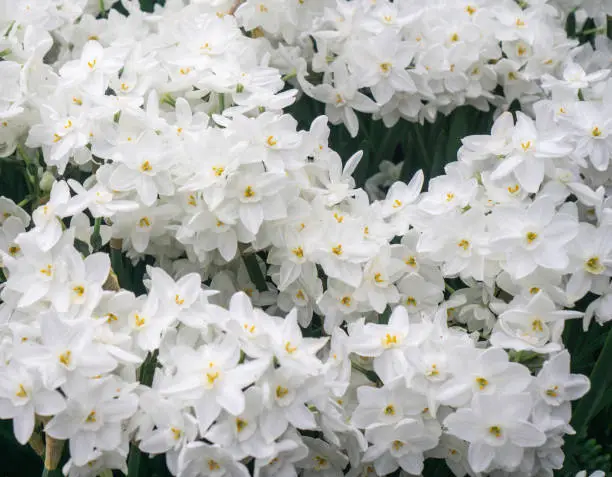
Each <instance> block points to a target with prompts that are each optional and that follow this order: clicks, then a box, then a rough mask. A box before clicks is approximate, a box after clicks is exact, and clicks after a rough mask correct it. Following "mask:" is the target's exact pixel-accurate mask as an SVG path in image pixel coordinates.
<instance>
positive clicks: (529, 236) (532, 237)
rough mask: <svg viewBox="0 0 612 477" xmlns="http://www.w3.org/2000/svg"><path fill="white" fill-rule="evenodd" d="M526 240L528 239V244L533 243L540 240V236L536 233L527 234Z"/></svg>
mask: <svg viewBox="0 0 612 477" xmlns="http://www.w3.org/2000/svg"><path fill="white" fill-rule="evenodd" d="M525 238H527V242H528V243H533V242H534V241H535V240H536V239H537V238H538V234H536V233H535V232H527V234H526V235H525Z"/></svg>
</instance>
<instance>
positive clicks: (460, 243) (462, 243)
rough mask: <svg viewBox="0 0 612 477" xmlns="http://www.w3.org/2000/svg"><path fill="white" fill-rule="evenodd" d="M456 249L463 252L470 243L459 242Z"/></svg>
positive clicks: (466, 241)
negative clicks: (460, 249)
mask: <svg viewBox="0 0 612 477" xmlns="http://www.w3.org/2000/svg"><path fill="white" fill-rule="evenodd" d="M457 247H459V248H462V249H463V250H467V249H468V248H470V242H469V240H465V239H463V240H461V241H460V242H459V243H457Z"/></svg>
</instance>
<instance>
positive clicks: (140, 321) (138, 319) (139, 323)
mask: <svg viewBox="0 0 612 477" xmlns="http://www.w3.org/2000/svg"><path fill="white" fill-rule="evenodd" d="M146 322H147V320H146V318H145V317H144V316H140V315H139V314H138V313H136V314H135V315H134V324H135V325H136V327H137V328H142V327H143V326H144V325H145V323H146Z"/></svg>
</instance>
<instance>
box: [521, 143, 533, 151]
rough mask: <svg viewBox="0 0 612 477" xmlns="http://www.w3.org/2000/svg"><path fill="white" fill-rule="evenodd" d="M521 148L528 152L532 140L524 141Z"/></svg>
mask: <svg viewBox="0 0 612 477" xmlns="http://www.w3.org/2000/svg"><path fill="white" fill-rule="evenodd" d="M521 148H523V151H524V152H527V151H528V150H529V149H530V148H531V141H526V142H522V143H521Z"/></svg>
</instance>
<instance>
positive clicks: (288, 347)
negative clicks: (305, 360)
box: [285, 341, 297, 354]
mask: <svg viewBox="0 0 612 477" xmlns="http://www.w3.org/2000/svg"><path fill="white" fill-rule="evenodd" d="M285 351H286V352H287V353H289V354H293V353H295V352H296V351H297V346H291V341H287V342H286V343H285Z"/></svg>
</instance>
